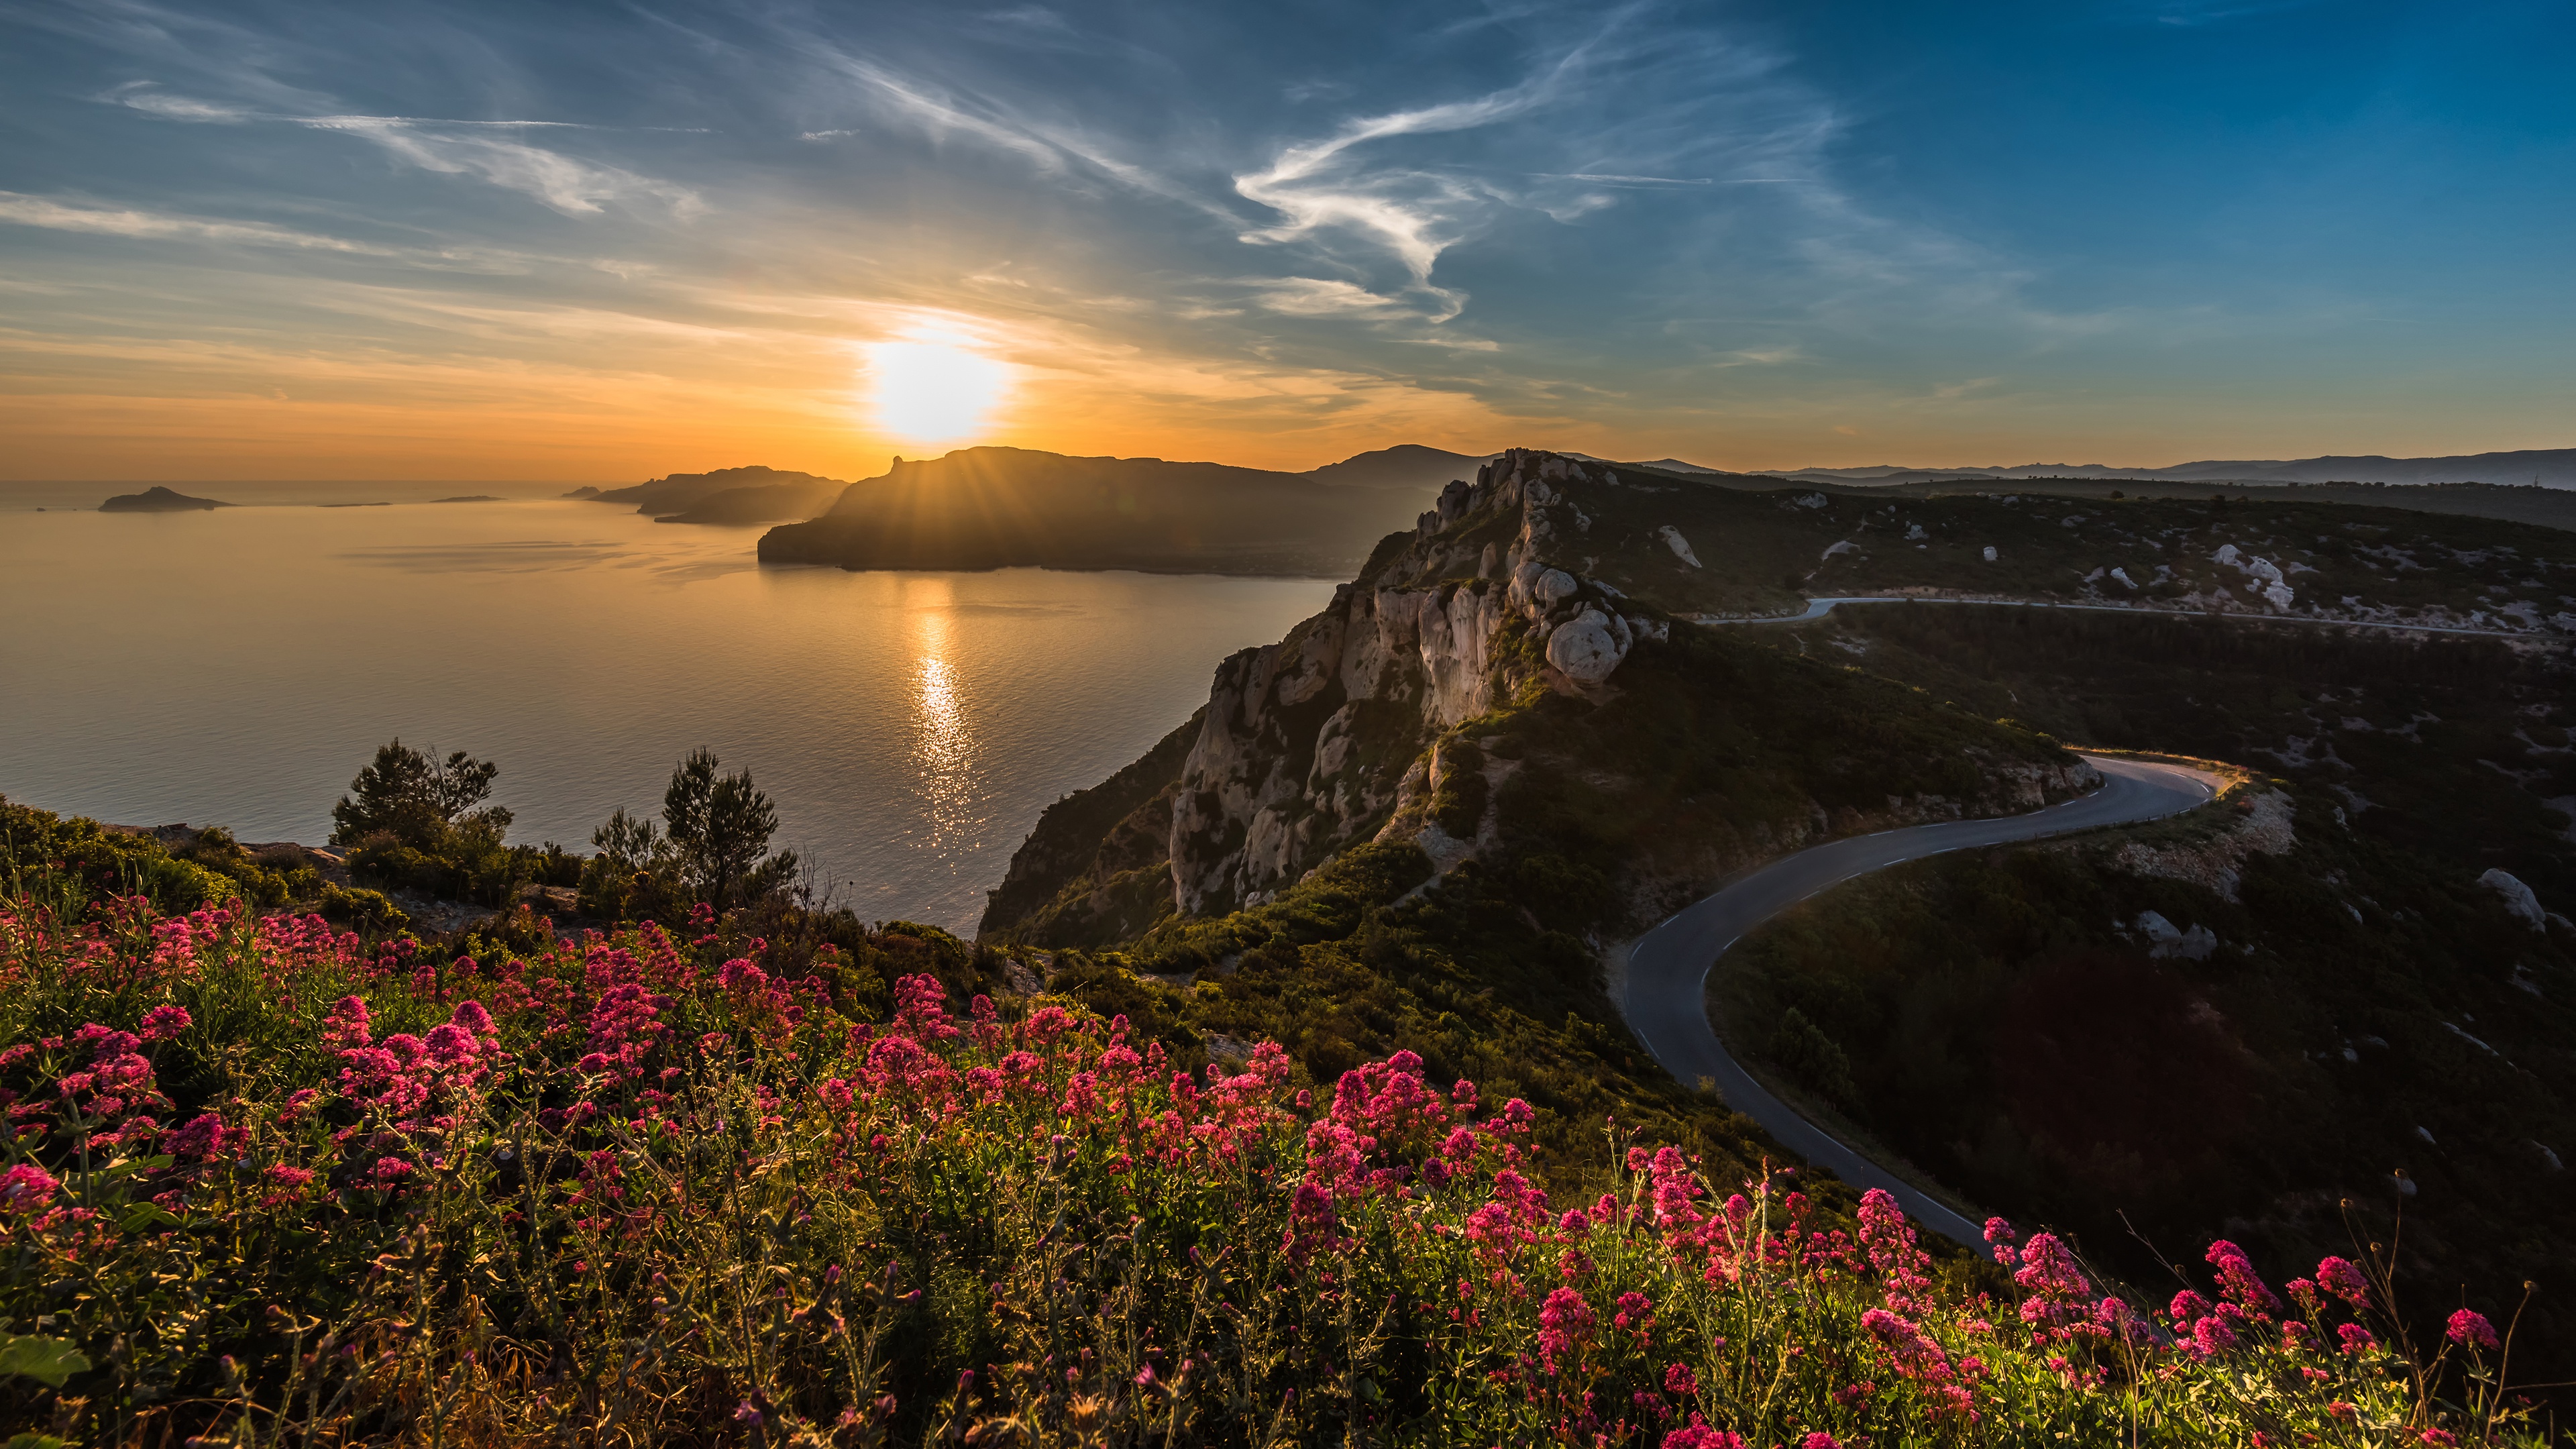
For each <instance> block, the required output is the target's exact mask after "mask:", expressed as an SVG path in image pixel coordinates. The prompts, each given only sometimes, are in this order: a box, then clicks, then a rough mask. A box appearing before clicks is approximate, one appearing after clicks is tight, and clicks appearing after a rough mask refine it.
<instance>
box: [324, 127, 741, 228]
mask: <svg viewBox="0 0 2576 1449" xmlns="http://www.w3.org/2000/svg"><path fill="white" fill-rule="evenodd" d="M296 124H297V125H299V126H303V127H306V128H307V129H310V130H316V131H337V132H341V133H344V134H347V135H353V136H358V137H360V138H362V139H365V140H368V141H372V142H374V143H375V144H376V145H378V146H380V147H382V148H384V150H385V151H387V152H388V153H390V154H392V155H393V156H394V157H395V158H397V159H399V160H402V161H406V162H409V163H410V164H412V165H414V166H417V167H419V168H421V169H422V170H424V171H435V172H439V173H442V174H445V175H451V176H471V177H474V178H476V179H478V180H481V181H485V182H488V183H490V184H491V185H494V186H498V187H501V188H503V189H504V190H509V191H516V192H520V193H523V194H525V195H528V196H533V197H535V198H536V199H537V200H539V201H542V202H544V203H545V204H546V205H548V206H551V207H553V208H554V209H555V210H557V211H560V212H563V213H565V214H567V215H572V216H582V215H590V214H595V213H597V212H598V211H599V210H600V209H601V207H602V204H603V203H628V202H648V203H655V204H659V205H661V206H664V207H667V208H668V209H669V210H670V211H671V213H672V214H673V215H675V216H681V217H691V216H697V215H700V214H701V213H703V212H704V211H705V210H706V202H705V200H704V199H703V198H701V197H700V196H699V195H698V193H697V192H695V191H693V190H691V189H689V188H688V187H685V186H676V185H673V184H672V183H670V182H667V181H657V180H655V179H653V178H652V177H649V176H639V175H637V174H636V173H634V172H632V171H628V170H625V169H623V168H621V167H616V166H602V165H599V164H596V163H594V162H589V161H579V160H575V159H574V158H572V157H570V156H566V155H564V154H563V153H561V152H559V151H549V150H546V149H545V148H544V147H542V146H531V145H528V144H527V143H525V142H523V141H503V140H496V139H494V138H492V137H489V136H474V135H465V136H454V135H442V134H440V133H439V132H438V131H436V130H432V129H429V128H427V127H424V126H421V125H418V124H415V123H412V122H408V121H400V120H393V119H389V118H386V117H379V116H317V117H311V118H308V119H301V120H298V121H297V122H296Z"/></svg>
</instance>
